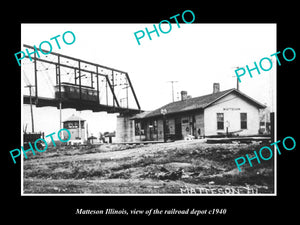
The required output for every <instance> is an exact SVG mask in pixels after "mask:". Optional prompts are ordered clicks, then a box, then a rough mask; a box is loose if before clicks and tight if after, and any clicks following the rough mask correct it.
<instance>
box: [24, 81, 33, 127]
mask: <svg viewBox="0 0 300 225" xmlns="http://www.w3.org/2000/svg"><path fill="white" fill-rule="evenodd" d="M25 87H28V88H29V103H30V114H31V131H32V133H34V122H33V110H32V96H31V88H32V87H34V86H33V85H31V84H29V85H27V86H25Z"/></svg>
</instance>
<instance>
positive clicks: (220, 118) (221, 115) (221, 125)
mask: <svg viewBox="0 0 300 225" xmlns="http://www.w3.org/2000/svg"><path fill="white" fill-rule="evenodd" d="M217 129H218V130H223V129H224V113H217Z"/></svg>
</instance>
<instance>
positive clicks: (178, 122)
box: [175, 117, 182, 140]
mask: <svg viewBox="0 0 300 225" xmlns="http://www.w3.org/2000/svg"><path fill="white" fill-rule="evenodd" d="M175 139H176V140H181V139H182V131H181V118H180V117H178V118H175Z"/></svg>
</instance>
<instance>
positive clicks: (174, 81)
mask: <svg viewBox="0 0 300 225" xmlns="http://www.w3.org/2000/svg"><path fill="white" fill-rule="evenodd" d="M167 82H169V83H171V84H172V102H174V83H177V82H178V81H177V80H170V81H167Z"/></svg>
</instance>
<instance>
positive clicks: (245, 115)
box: [241, 113, 247, 129]
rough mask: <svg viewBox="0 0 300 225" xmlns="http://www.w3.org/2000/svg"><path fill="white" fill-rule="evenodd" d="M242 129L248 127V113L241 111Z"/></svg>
mask: <svg viewBox="0 0 300 225" xmlns="http://www.w3.org/2000/svg"><path fill="white" fill-rule="evenodd" d="M241 129H247V113H241Z"/></svg>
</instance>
